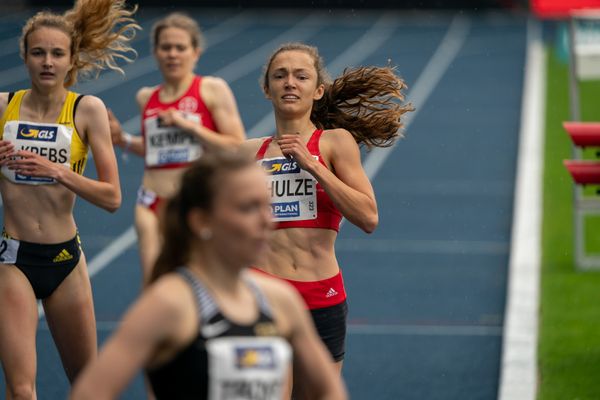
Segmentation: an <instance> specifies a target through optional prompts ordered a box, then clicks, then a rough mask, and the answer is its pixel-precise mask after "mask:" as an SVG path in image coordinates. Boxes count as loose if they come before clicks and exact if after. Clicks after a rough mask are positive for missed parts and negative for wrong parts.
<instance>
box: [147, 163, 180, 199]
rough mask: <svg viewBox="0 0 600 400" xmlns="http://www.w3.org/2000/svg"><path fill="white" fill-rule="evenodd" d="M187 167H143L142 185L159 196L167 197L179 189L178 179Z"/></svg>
mask: <svg viewBox="0 0 600 400" xmlns="http://www.w3.org/2000/svg"><path fill="white" fill-rule="evenodd" d="M186 169H187V167H186V166H183V167H180V168H170V169H158V168H156V169H145V170H144V177H143V179H142V186H143V187H144V188H145V189H148V190H151V191H153V192H154V193H156V194H157V195H158V197H160V198H169V197H171V196H172V195H173V194H175V193H176V192H177V190H178V189H179V181H180V180H181V176H182V175H183V173H184V172H185V171H186Z"/></svg>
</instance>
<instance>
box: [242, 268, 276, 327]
mask: <svg viewBox="0 0 600 400" xmlns="http://www.w3.org/2000/svg"><path fill="white" fill-rule="evenodd" d="M243 279H244V282H246V285H248V287H249V288H250V290H251V291H252V293H253V294H254V297H255V298H256V302H257V303H258V308H259V310H260V311H262V313H263V314H265V315H266V316H267V317H269V318H273V312H272V311H271V306H270V305H269V301H268V300H267V297H266V296H265V294H264V293H263V292H262V290H260V288H259V287H258V284H257V283H256V281H255V280H254V279H252V278H251V277H250V276H248V274H247V273H245V274H244V275H243Z"/></svg>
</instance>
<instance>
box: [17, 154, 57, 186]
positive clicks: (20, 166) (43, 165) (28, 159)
mask: <svg viewBox="0 0 600 400" xmlns="http://www.w3.org/2000/svg"><path fill="white" fill-rule="evenodd" d="M6 165H7V166H8V168H9V169H12V170H14V171H15V173H17V174H19V175H24V176H35V177H40V178H54V179H57V178H58V176H59V172H60V170H59V169H58V168H64V167H63V166H62V165H59V164H56V163H53V162H52V161H50V160H48V159H47V158H45V157H42V156H40V155H38V154H36V153H32V152H30V151H26V150H20V151H17V152H16V153H14V157H13V158H12V159H10V160H9V161H8V162H7V163H6Z"/></svg>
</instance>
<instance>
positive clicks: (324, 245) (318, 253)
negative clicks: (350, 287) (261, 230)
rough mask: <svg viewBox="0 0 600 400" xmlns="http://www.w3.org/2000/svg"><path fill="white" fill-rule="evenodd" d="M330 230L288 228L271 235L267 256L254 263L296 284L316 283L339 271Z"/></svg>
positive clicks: (332, 231)
mask: <svg viewBox="0 0 600 400" xmlns="http://www.w3.org/2000/svg"><path fill="white" fill-rule="evenodd" d="M336 235H337V232H335V231H334V230H331V229H318V228H289V229H279V230H276V231H274V232H273V233H272V237H271V239H270V242H269V250H268V251H267V254H266V255H265V257H264V258H263V260H261V261H260V262H258V263H257V264H256V266H257V267H258V268H260V269H262V270H263V271H265V272H268V273H270V274H273V275H277V276H279V277H281V278H284V279H291V280H296V281H319V280H323V279H327V278H330V277H332V276H334V275H336V274H337V273H338V272H339V266H338V263H337V260H336V258H335V251H334V243H335V237H336Z"/></svg>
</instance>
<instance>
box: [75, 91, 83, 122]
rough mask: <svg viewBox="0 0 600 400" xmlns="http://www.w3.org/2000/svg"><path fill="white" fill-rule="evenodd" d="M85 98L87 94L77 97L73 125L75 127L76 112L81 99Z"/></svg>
mask: <svg viewBox="0 0 600 400" xmlns="http://www.w3.org/2000/svg"><path fill="white" fill-rule="evenodd" d="M84 97H85V94H80V95H79V96H77V98H76V99H75V103H74V104H73V125H75V112H77V106H78V105H79V102H80V101H81V99H83V98H84Z"/></svg>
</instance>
